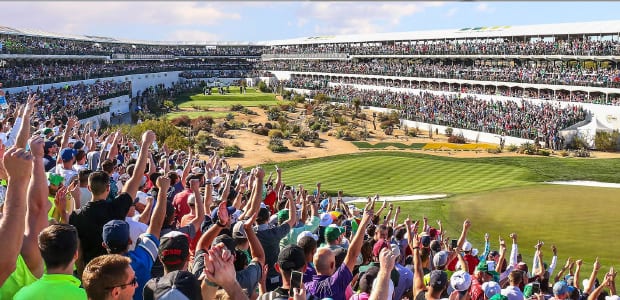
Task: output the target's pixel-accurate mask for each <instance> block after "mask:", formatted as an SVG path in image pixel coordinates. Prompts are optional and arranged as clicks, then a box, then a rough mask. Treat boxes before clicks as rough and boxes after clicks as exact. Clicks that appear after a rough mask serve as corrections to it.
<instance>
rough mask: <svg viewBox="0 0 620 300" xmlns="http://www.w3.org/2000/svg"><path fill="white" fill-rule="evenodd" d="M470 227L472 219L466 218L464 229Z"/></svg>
mask: <svg viewBox="0 0 620 300" xmlns="http://www.w3.org/2000/svg"><path fill="white" fill-rule="evenodd" d="M469 227H471V221H470V220H469V219H466V220H465V221H464V222H463V229H465V230H467V229H469Z"/></svg>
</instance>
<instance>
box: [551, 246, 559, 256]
mask: <svg viewBox="0 0 620 300" xmlns="http://www.w3.org/2000/svg"><path fill="white" fill-rule="evenodd" d="M551 251H553V256H558V248H557V247H556V246H555V245H551Z"/></svg>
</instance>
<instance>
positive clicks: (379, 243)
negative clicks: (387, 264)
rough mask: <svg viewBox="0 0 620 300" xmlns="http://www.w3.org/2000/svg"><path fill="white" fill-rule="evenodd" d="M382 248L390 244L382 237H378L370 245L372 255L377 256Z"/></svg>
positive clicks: (388, 246)
mask: <svg viewBox="0 0 620 300" xmlns="http://www.w3.org/2000/svg"><path fill="white" fill-rule="evenodd" d="M383 248H388V249H390V244H389V243H388V242H387V241H386V240H384V239H379V240H378V241H377V242H376V243H375V245H374V246H373V247H372V255H373V256H379V253H381V249H383Z"/></svg>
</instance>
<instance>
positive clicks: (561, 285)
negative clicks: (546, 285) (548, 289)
mask: <svg viewBox="0 0 620 300" xmlns="http://www.w3.org/2000/svg"><path fill="white" fill-rule="evenodd" d="M566 293H568V284H567V283H566V281H564V280H561V281H558V282H556V283H555V284H554V285H553V294H554V295H556V296H560V295H564V294H566Z"/></svg>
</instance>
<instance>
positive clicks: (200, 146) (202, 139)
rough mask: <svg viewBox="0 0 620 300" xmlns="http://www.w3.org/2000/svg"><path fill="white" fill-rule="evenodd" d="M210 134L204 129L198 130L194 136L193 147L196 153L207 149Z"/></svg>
mask: <svg viewBox="0 0 620 300" xmlns="http://www.w3.org/2000/svg"><path fill="white" fill-rule="evenodd" d="M211 140H212V138H211V135H210V134H209V133H207V132H205V131H199V132H198V134H197V135H196V136H194V149H195V150H196V151H198V153H205V152H207V149H208V148H209V146H210V145H211Z"/></svg>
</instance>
